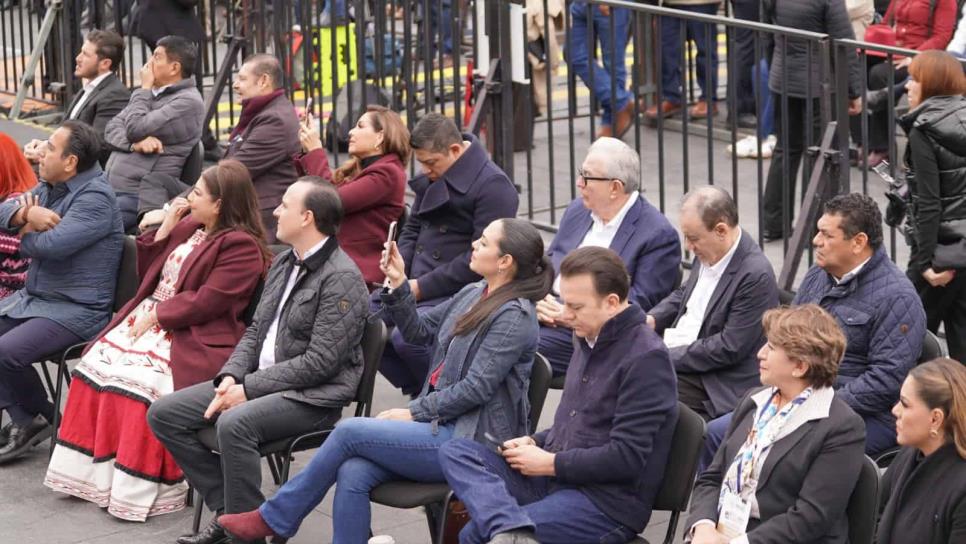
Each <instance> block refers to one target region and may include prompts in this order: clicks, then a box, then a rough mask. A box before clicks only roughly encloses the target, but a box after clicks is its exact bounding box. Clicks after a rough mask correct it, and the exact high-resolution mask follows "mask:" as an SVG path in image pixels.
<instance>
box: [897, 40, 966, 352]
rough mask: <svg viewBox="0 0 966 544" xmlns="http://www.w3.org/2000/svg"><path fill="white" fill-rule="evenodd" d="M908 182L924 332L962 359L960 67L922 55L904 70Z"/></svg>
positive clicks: (965, 308) (965, 228)
mask: <svg viewBox="0 0 966 544" xmlns="http://www.w3.org/2000/svg"><path fill="white" fill-rule="evenodd" d="M909 76H910V78H909V82H908V83H907V84H906V87H907V88H908V90H909V107H910V108H911V109H910V111H909V113H907V114H906V115H904V116H903V117H902V118H901V119H900V125H901V126H902V128H903V129H904V130H905V131H906V133H907V134H908V135H909V144H908V145H907V146H906V156H905V159H906V166H907V168H908V170H907V174H906V179H907V181H908V183H909V194H910V195H911V199H912V202H911V206H910V208H909V226H910V227H911V228H910V236H909V241H910V242H911V244H910V245H911V249H912V252H911V254H910V255H909V269H908V271H907V274H908V275H909V279H910V280H912V282H913V285H915V286H916V290H917V291H919V296H920V297H922V304H923V306H924V307H925V309H926V319H927V322H928V326H929V330H931V331H933V332H937V331H938V329H939V325H940V324H943V326H944V328H945V330H946V338H947V341H948V342H949V354H950V356H952V357H953V358H954V359H957V360H960V361H962V360H966V158H964V157H966V132H964V129H963V127H964V126H966V98H964V97H963V92H966V76H964V75H963V69H962V66H961V65H960V63H959V61H957V60H956V59H955V58H953V56H952V55H950V54H949V53H946V52H942V51H924V52H922V53H920V54H919V55H917V56H916V58H915V59H913V61H912V64H911V65H910V66H909Z"/></svg>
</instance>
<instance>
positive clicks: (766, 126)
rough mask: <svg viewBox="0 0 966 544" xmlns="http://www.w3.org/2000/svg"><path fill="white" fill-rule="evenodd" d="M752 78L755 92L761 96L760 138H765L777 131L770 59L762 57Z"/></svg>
mask: <svg viewBox="0 0 966 544" xmlns="http://www.w3.org/2000/svg"><path fill="white" fill-rule="evenodd" d="M751 72H752V75H751V80H752V81H754V82H755V92H757V93H758V96H760V97H761V98H760V99H759V100H761V104H760V106H761V113H760V114H758V112H755V113H756V115H758V139H760V140H764V139H765V138H767V137H769V136H771V135H772V134H774V133H775V100H774V98H773V95H772V94H771V91H769V90H768V61H767V60H765V59H761V62H759V63H758V66H757V69H756V68H754V67H753V68H752V69H751Z"/></svg>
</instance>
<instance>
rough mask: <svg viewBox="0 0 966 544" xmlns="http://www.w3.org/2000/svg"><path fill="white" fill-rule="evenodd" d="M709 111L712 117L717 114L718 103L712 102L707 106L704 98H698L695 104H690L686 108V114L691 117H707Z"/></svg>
mask: <svg viewBox="0 0 966 544" xmlns="http://www.w3.org/2000/svg"><path fill="white" fill-rule="evenodd" d="M709 111H710V115H711V116H712V117H714V116H715V115H718V105H717V104H715V103H712V105H711V107H710V108H709V107H708V102H707V101H706V100H699V101H698V103H697V104H695V105H693V106H691V109H689V110H688V116H690V117H691V119H705V118H707V117H708V114H709Z"/></svg>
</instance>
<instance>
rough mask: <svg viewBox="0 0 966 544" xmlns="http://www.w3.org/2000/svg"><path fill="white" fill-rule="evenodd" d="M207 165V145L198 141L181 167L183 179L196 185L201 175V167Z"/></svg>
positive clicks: (189, 183)
mask: <svg viewBox="0 0 966 544" xmlns="http://www.w3.org/2000/svg"><path fill="white" fill-rule="evenodd" d="M204 166H205V146H204V144H202V143H201V142H198V145H196V146H195V147H194V148H193V149H192V150H191V153H190V154H189V155H188V158H187V159H185V161H184V166H183V167H182V168H181V181H183V182H184V183H187V184H188V185H194V184H195V182H196V181H198V178H200V177H201V169H202V168H204Z"/></svg>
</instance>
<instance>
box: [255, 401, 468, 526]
mask: <svg viewBox="0 0 966 544" xmlns="http://www.w3.org/2000/svg"><path fill="white" fill-rule="evenodd" d="M452 435H453V429H452V427H450V426H446V425H440V426H439V427H438V431H437V432H436V433H433V431H432V427H431V425H430V424H429V423H417V422H414V421H389V420H384V419H375V418H361V417H360V418H351V419H346V420H343V421H341V422H339V423H338V424H337V425H336V426H335V430H334V431H332V434H331V435H330V436H329V437H328V439H326V441H325V442H324V443H323V444H322V447H321V448H319V450H318V451H317V452H316V453H315V455H314V456H313V457H312V460H311V461H309V464H308V465H307V466H306V467H305V469H304V470H302V472H300V473H299V474H298V475H297V476H295V477H294V478H292V479H291V480H289V481H288V483H286V484H285V485H283V486H282V488H281V489H279V490H278V493H276V494H275V496H274V497H272V498H271V499H269V500H267V501H265V504H263V505H262V506H261V507H260V508H259V511H260V512H261V514H262V518H264V519H265V523H267V524H268V526H269V527H271V528H272V530H273V531H275V533H276V534H277V535H279V536H283V537H286V538H291V537H292V536H293V535H295V533H296V532H298V529H299V525H301V523H302V520H303V519H305V517H306V516H308V515H309V513H310V512H311V511H312V509H313V508H315V507H316V506H317V505H318V504H319V503H320V502H322V499H323V498H325V494H326V493H328V491H329V488H331V487H332V485H333V484H338V485H336V489H335V504H334V506H333V511H332V519H333V522H332V524H333V527H332V533H333V535H332V541H333V542H334V543H335V544H340V543H351V544H356V543H358V542H365V541H366V540H367V539H368V538H369V523H370V520H371V517H372V511H371V509H370V505H369V491H370V490H371V489H372V488H374V487H376V486H378V485H379V484H381V483H383V482H387V481H390V480H413V481H417V482H442V481H444V478H443V472H442V470H441V469H440V467H439V448H440V446H442V445H443V444H444V443H446V441H448V440H449V439H450V438H451V437H452Z"/></svg>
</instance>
